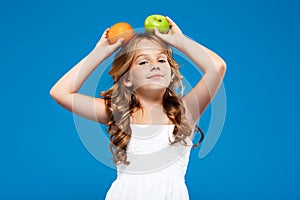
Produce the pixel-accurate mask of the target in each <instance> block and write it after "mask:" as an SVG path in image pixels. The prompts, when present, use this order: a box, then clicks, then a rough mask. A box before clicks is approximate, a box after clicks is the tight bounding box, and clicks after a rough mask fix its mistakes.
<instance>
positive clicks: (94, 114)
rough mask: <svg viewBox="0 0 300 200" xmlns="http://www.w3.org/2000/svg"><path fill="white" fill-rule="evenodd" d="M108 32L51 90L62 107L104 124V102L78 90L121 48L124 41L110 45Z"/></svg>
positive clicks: (51, 93) (105, 120)
mask: <svg viewBox="0 0 300 200" xmlns="http://www.w3.org/2000/svg"><path fill="white" fill-rule="evenodd" d="M108 30H109V29H106V30H105V32H104V33H103V35H102V37H101V39H100V41H99V42H98V43H97V45H96V47H95V48H94V49H93V50H92V51H91V52H90V53H89V54H88V55H87V56H86V57H85V58H83V59H82V60H81V61H80V62H79V63H77V64H76V65H75V66H74V67H73V68H71V69H70V70H69V71H68V72H67V73H66V74H65V75H63V76H62V77H61V78H60V79H59V80H58V81H57V82H56V83H55V84H54V86H53V87H52V88H51V90H50V95H51V97H52V98H53V99H54V100H55V101H56V102H57V103H58V104H60V105H61V106H62V107H64V108H66V109H67V110H69V111H71V112H72V113H74V114H77V115H79V116H82V117H85V118H87V119H90V120H93V121H96V122H99V123H103V124H106V122H107V120H108V116H107V113H106V106H105V103H104V100H103V99H101V98H95V97H91V96H87V95H84V94H80V93H78V90H79V89H80V88H81V86H82V85H83V83H84V82H85V81H86V80H87V78H88V77H89V76H90V74H91V73H92V72H93V71H94V70H95V69H96V68H97V67H98V65H99V64H100V63H102V62H103V61H104V60H105V59H106V58H107V57H108V56H110V55H111V54H112V53H113V52H114V51H115V50H117V49H118V48H119V47H120V46H121V44H122V39H120V40H119V41H118V42H117V43H115V44H113V45H110V44H109V42H108V40H107V32H108Z"/></svg>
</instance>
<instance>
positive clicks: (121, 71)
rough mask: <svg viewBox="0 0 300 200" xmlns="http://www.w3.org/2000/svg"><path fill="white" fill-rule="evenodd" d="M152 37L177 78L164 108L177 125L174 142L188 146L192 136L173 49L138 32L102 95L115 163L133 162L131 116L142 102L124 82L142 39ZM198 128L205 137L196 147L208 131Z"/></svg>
mask: <svg viewBox="0 0 300 200" xmlns="http://www.w3.org/2000/svg"><path fill="white" fill-rule="evenodd" d="M145 39H146V40H150V41H152V42H154V43H156V44H158V45H159V46H160V47H161V48H162V50H163V52H164V53H165V54H166V56H167V59H168V62H169V64H170V67H171V76H172V77H173V79H172V80H173V81H172V82H171V83H170V85H169V86H168V87H167V88H166V91H165V93H164V96H163V107H164V109H165V111H166V114H167V116H168V118H169V119H170V120H171V121H172V122H173V123H174V124H175V127H174V130H173V135H174V141H173V142H171V140H170V138H169V142H170V143H171V144H175V143H181V144H183V145H187V142H186V141H185V139H186V137H188V136H190V135H191V133H192V131H193V129H192V128H191V127H190V125H189V124H188V122H187V120H186V118H185V108H184V106H183V103H182V100H181V97H182V95H183V86H182V76H181V74H180V72H179V65H178V64H177V62H176V61H175V60H174V59H173V56H172V49H171V47H170V46H169V45H167V44H166V43H165V42H164V41H162V40H161V39H159V38H158V37H156V36H155V35H154V34H152V33H147V32H146V33H138V34H135V36H134V37H133V38H132V39H131V40H130V41H129V42H128V43H127V44H126V45H124V46H123V47H122V48H121V49H120V51H119V52H118V53H117V54H116V55H115V59H114V61H113V63H112V67H111V69H110V71H109V74H110V75H111V76H112V78H113V81H114V84H113V86H112V87H111V88H110V89H109V90H107V91H104V92H101V94H100V95H101V96H103V97H104V99H105V102H106V106H107V111H108V113H109V121H108V123H107V125H108V130H107V132H108V133H109V134H110V141H111V142H110V151H111V152H112V154H113V162H114V163H115V164H116V165H117V164H119V163H123V164H127V165H128V164H129V163H130V162H129V161H127V154H126V150H127V145H128V143H129V141H130V139H131V133H132V132H131V128H130V115H131V113H133V110H134V109H141V106H140V104H139V101H138V99H137V97H136V96H135V93H134V91H132V90H131V89H130V88H128V87H126V86H125V85H124V79H125V78H126V76H127V73H128V71H129V69H130V66H131V64H132V62H133V59H134V55H135V51H136V49H137V45H138V43H139V41H141V40H145ZM177 89H181V93H180V94H177V93H176V90H177ZM196 129H197V130H198V131H200V132H201V138H200V140H199V142H198V143H197V144H195V145H194V146H193V148H197V146H198V145H199V144H200V143H201V142H202V140H203V139H204V133H203V132H202V130H201V129H200V128H199V127H198V126H196Z"/></svg>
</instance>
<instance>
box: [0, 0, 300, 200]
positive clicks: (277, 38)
mask: <svg viewBox="0 0 300 200" xmlns="http://www.w3.org/2000/svg"><path fill="white" fill-rule="evenodd" d="M154 13H159V14H164V15H168V16H170V17H171V18H172V19H174V21H176V22H177V24H178V25H179V26H180V28H181V29H182V30H183V32H184V33H185V34H186V35H188V36H189V37H191V38H193V39H194V40H196V41H198V42H199V43H201V44H203V45H205V46H207V47H208V48H210V49H212V50H214V51H216V52H217V53H218V54H220V55H221V56H222V57H223V58H224V59H225V61H226V63H227V74H226V77H225V79H224V84H225V87H226V94H227V115H226V121H225V126H224V129H223V131H222V135H221V137H220V139H219V141H218V143H217V144H216V146H215V148H214V149H213V151H211V153H210V154H209V155H208V156H206V157H205V158H204V159H199V158H198V152H199V148H198V149H196V150H192V153H191V160H190V164H189V168H188V171H187V175H186V183H187V186H188V188H189V193H190V198H191V199H192V200H197V199H200V200H202V199H203V200H204V199H205V200H215V199H231V200H233V199H272V200H273V199H299V198H300V190H299V186H300V170H299V169H300V156H299V153H300V149H299V148H300V147H299V146H300V145H299V139H300V136H299V135H300V131H299V128H298V125H299V111H300V109H299V95H298V93H299V84H298V80H299V79H298V77H299V75H298V74H299V72H300V70H299V67H300V66H299V61H298V59H299V56H300V55H299V45H300V42H299V35H300V31H299V19H300V14H299V2H298V1H296V0H287V1H279V0H272V1H269V0H266V1H259V0H253V1H240V0H227V1H220V0H214V1H190V0H186V1H117V0H115V1H99V0H98V1H94V0H86V1H58V0H52V1H49V0H48V1H38V0H28V1H20V0H19V1H15V0H12V1H1V7H0V25H1V32H0V36H1V37H0V44H1V46H0V48H1V54H0V57H1V59H0V65H1V84H0V87H1V98H0V101H1V120H0V124H1V140H0V155H1V157H0V159H1V160H0V199H3V200H17V199H31V200H34V199H44V200H46V199H59V200H60V199H62V200H69V199H70V200H76V199H89V200H96V199H104V196H105V194H106V192H107V190H108V188H109V187H110V184H111V183H112V181H113V180H114V179H115V177H116V172H115V170H114V169H111V168H109V167H107V166H105V165H103V164H102V163H100V162H99V161H98V160H97V159H95V158H94V157H93V156H92V155H91V154H90V153H89V152H88V151H87V150H86V148H85V147H84V145H83V144H82V142H81V140H80V138H79V136H78V134H77V132H76V128H75V125H74V120H73V115H72V113H70V112H68V111H66V110H64V109H63V108H62V107H60V106H59V105H58V104H57V103H56V102H55V101H54V100H53V99H51V98H50V95H49V90H50V88H51V86H52V85H53V84H54V83H55V82H56V81H57V80H58V79H59V78H60V77H61V76H62V75H63V74H64V73H65V72H67V71H68V70H69V69H70V68H71V67H72V66H73V65H74V64H76V63H77V62H78V61H79V60H80V59H81V58H83V57H84V56H85V55H87V54H88V52H89V51H90V50H91V49H92V48H93V47H94V45H95V44H96V42H97V41H98V39H99V37H100V36H101V34H102V32H103V31H104V29H105V28H106V27H109V26H111V25H112V24H114V23H116V22H119V21H127V22H128V23H130V24H132V26H133V27H142V25H143V21H144V19H145V17H147V16H148V15H150V14H154ZM209 109H210V107H209V108H208V110H207V111H206V113H205V114H206V117H205V118H204V119H203V121H202V122H200V125H201V127H202V128H203V129H204V130H206V129H207V127H208V123H209Z"/></svg>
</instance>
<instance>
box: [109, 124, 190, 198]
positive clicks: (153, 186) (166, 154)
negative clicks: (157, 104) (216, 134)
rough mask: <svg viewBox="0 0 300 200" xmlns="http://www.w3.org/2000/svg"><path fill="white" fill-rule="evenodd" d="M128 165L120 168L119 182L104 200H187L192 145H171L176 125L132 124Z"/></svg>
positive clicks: (116, 181)
mask: <svg viewBox="0 0 300 200" xmlns="http://www.w3.org/2000/svg"><path fill="white" fill-rule="evenodd" d="M130 126H131V130H132V135H131V139H130V142H129V143H128V149H127V160H128V161H130V164H129V165H125V164H120V165H118V166H117V179H116V180H115V181H114V182H113V183H112V184H111V186H110V189H109V190H108V192H107V194H106V198H105V200H188V199H189V194H188V189H187V186H186V184H185V174H186V169H187V166H188V162H189V156H190V150H191V147H192V142H191V140H190V138H189V137H187V138H186V141H187V143H188V146H184V145H182V144H178V143H176V144H173V145H171V144H170V143H169V140H168V136H169V137H170V139H171V141H173V139H174V137H173V133H172V132H173V129H174V126H175V125H174V124H170V125H139V124H130Z"/></svg>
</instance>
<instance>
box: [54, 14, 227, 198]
mask: <svg viewBox="0 0 300 200" xmlns="http://www.w3.org/2000/svg"><path fill="white" fill-rule="evenodd" d="M166 18H167V20H168V21H169V24H170V30H169V32H168V33H167V34H161V33H160V32H159V31H158V30H157V29H155V30H154V33H138V34H136V35H135V36H134V37H133V38H132V39H131V40H130V41H129V42H128V43H127V44H125V45H123V44H122V41H123V39H119V40H118V42H117V43H115V44H112V45H111V44H109V42H108V38H107V33H108V31H109V29H106V30H105V32H104V33H103V35H102V37H101V39H100V40H99V42H98V43H97V45H96V46H95V48H94V49H93V50H92V51H91V52H90V54H89V55H87V56H86V57H85V58H83V59H82V60H81V61H80V62H79V63H78V64H76V65H75V66H74V67H73V68H72V69H71V70H70V71H68V72H67V73H66V74H65V75H64V76H63V77H62V78H61V79H60V80H59V81H58V82H57V83H56V84H55V85H54V86H53V87H52V89H51V91H50V94H51V96H52V97H53V98H54V99H55V100H56V101H57V102H58V103H59V104H60V105H61V106H63V107H64V108H66V109H68V110H69V111H71V112H73V113H75V114H77V115H80V116H82V117H85V118H88V119H90V120H93V121H96V122H99V123H102V124H105V125H107V126H108V133H109V135H110V141H111V143H110V150H111V152H112V154H113V161H114V163H115V164H116V165H117V172H118V176H117V179H116V180H115V181H114V182H113V183H112V185H111V187H110V189H109V191H108V192H107V194H106V200H116V199H122V200H123V199H126V200H127V199H130V200H133V199H143V200H144V199H151V200H153V199H155V200H159V199H167V200H177V199H178V200H187V199H189V195H188V190H187V187H186V185H185V179H184V176H185V173H186V169H187V165H188V160H189V154H190V149H191V146H192V139H193V133H194V128H197V129H198V130H199V131H200V132H201V134H202V137H201V139H200V141H199V142H198V143H197V144H196V145H194V146H193V147H194V148H196V147H197V146H198V145H199V144H200V143H201V141H202V140H203V136H204V135H203V132H202V131H201V129H199V128H198V127H197V126H196V124H197V121H198V120H199V118H200V116H201V114H202V113H203V112H204V110H205V109H206V107H207V106H208V105H209V103H210V102H211V100H212V98H213V97H214V95H215V94H216V92H217V90H218V88H219V86H220V84H221V82H222V80H223V78H224V75H225V71H226V64H225V62H224V60H223V59H222V58H220V57H219V56H218V55H217V54H216V53H214V52H212V51H211V50H209V49H207V48H205V47H204V46H202V45H200V44H198V43H197V42H194V41H192V40H191V39H189V38H187V37H186V36H184V35H183V34H182V32H181V30H180V29H179V27H178V26H177V25H176V24H175V23H174V22H173V21H172V20H171V19H170V18H169V17H166ZM121 46H122V48H121V49H120V51H119V52H118V53H117V54H116V56H115V59H114V62H113V64H112V67H111V69H110V71H109V74H110V75H111V76H112V78H113V81H114V85H113V86H112V87H111V88H110V89H109V90H107V91H105V92H102V93H101V96H103V98H94V97H90V96H86V95H83V94H79V93H78V90H79V89H80V87H81V86H82V85H83V83H84V82H85V80H86V79H87V78H88V77H89V75H90V74H91V73H92V72H93V71H94V70H95V69H96V68H97V66H98V65H99V64H100V63H102V62H103V61H104V60H105V59H106V58H107V57H109V56H110V55H111V54H112V53H113V52H115V51H116V50H117V49H118V48H119V47H121ZM170 46H173V47H175V48H177V49H179V50H180V51H182V52H183V53H184V54H186V55H187V56H188V57H189V58H191V59H192V60H193V61H194V62H195V64H196V65H197V66H198V67H199V68H200V69H201V70H202V71H203V72H204V75H203V76H202V78H201V80H200V81H199V82H198V83H197V84H196V86H195V87H194V88H193V89H192V90H191V91H190V92H189V93H188V94H187V95H185V96H183V95H179V94H177V93H176V91H177V89H178V88H179V87H181V80H182V77H181V75H180V72H179V66H178V64H177V63H176V62H175V60H174V59H173V58H172V49H171V48H170Z"/></svg>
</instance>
